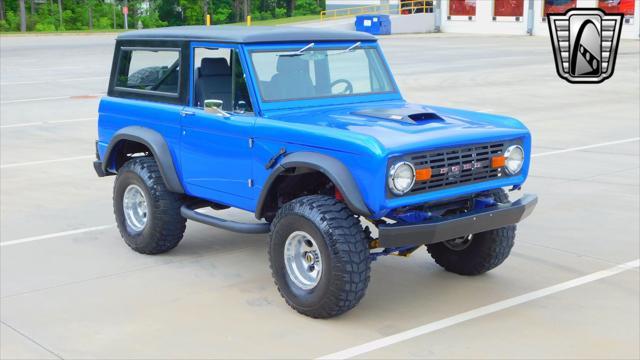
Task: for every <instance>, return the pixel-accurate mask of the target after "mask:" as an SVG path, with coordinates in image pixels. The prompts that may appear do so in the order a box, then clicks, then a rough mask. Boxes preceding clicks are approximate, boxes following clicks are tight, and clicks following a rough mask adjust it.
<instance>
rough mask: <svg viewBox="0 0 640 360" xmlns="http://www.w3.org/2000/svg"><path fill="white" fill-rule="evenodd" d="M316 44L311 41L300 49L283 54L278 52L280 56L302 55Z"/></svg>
mask: <svg viewBox="0 0 640 360" xmlns="http://www.w3.org/2000/svg"><path fill="white" fill-rule="evenodd" d="M314 45H315V44H314V43H310V44H309V45H307V46H305V47H303V48H302V49H300V50H298V51H293V52H288V53H282V54H278V56H300V55H302V54H303V53H304V52H305V51H307V50H309V49H311V48H312V47H313V46H314Z"/></svg>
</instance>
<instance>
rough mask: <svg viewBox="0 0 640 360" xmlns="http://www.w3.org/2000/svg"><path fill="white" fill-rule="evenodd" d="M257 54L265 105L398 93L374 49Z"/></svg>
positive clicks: (256, 66) (254, 54)
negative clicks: (302, 100)
mask: <svg viewBox="0 0 640 360" xmlns="http://www.w3.org/2000/svg"><path fill="white" fill-rule="evenodd" d="M356 45H358V44H355V45H353V46H351V47H349V45H347V46H345V47H344V48H342V49H313V47H312V46H313V44H309V45H307V46H306V47H304V48H302V49H301V50H298V51H293V52H292V51H291V50H278V51H254V52H252V53H251V61H252V62H253V68H254V70H255V73H256V76H257V81H258V86H259V88H260V94H261V96H262V100H263V101H285V100H299V99H314V98H326V97H336V96H350V95H368V94H379V93H388V92H393V91H395V88H394V86H393V83H392V81H391V78H390V77H389V73H388V71H387V68H386V66H385V65H384V63H383V61H382V59H381V58H380V54H379V53H378V51H377V50H376V49H375V48H355V46H356Z"/></svg>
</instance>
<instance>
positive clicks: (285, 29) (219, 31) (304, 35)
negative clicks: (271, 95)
mask: <svg viewBox="0 0 640 360" xmlns="http://www.w3.org/2000/svg"><path fill="white" fill-rule="evenodd" d="M118 40H184V41H200V40H206V41H214V42H224V43H242V44H249V43H273V42H297V41H300V42H314V41H316V42H321V41H376V40H377V39H376V37H375V36H373V35H370V34H367V33H363V32H357V31H336V30H325V29H314V28H302V27H294V26H238V25H219V26H204V25H197V26H171V27H165V28H156V29H146V30H135V31H129V32H125V33H122V34H120V35H119V36H118Z"/></svg>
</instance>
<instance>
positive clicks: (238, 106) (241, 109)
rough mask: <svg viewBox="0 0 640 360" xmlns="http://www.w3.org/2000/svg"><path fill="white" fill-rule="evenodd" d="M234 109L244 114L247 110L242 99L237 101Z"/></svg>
mask: <svg viewBox="0 0 640 360" xmlns="http://www.w3.org/2000/svg"><path fill="white" fill-rule="evenodd" d="M235 111H236V112H237V113H238V114H244V113H245V112H247V103H246V102H245V101H243V100H240V101H238V103H237V104H236V109H235Z"/></svg>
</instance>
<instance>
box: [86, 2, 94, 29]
mask: <svg viewBox="0 0 640 360" xmlns="http://www.w3.org/2000/svg"><path fill="white" fill-rule="evenodd" d="M87 15H88V17H89V30H93V0H87Z"/></svg>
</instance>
